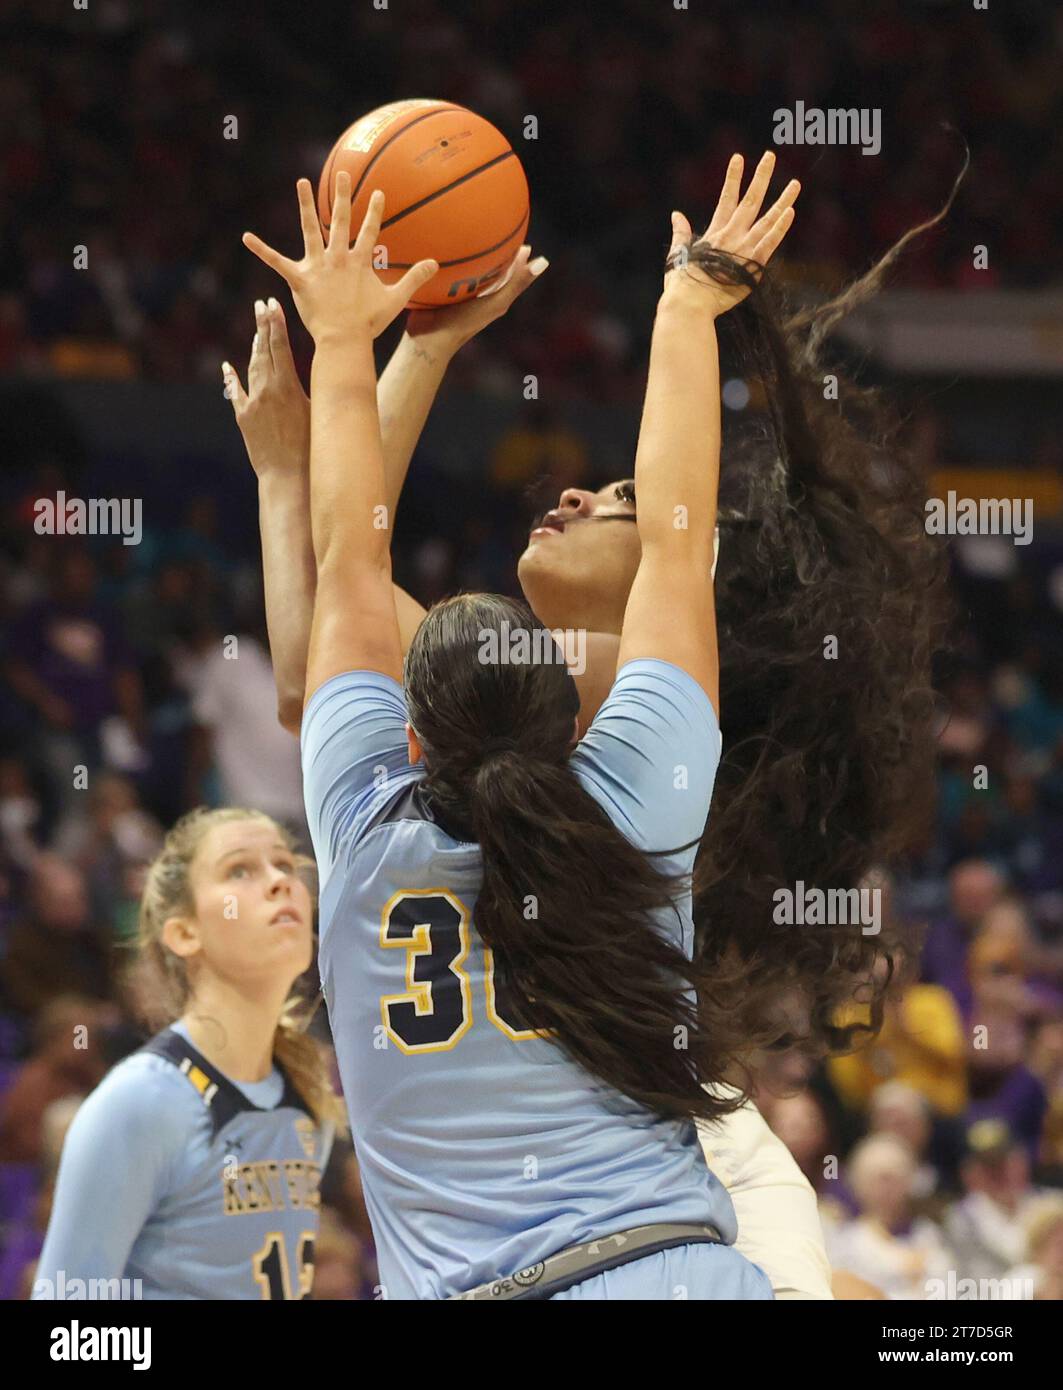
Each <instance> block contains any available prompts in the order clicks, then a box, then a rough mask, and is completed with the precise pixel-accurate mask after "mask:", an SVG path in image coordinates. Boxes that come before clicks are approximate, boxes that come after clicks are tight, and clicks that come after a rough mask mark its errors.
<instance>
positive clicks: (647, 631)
mask: <svg viewBox="0 0 1063 1390" xmlns="http://www.w3.org/2000/svg"><path fill="white" fill-rule="evenodd" d="M774 163H775V157H774V155H772V154H770V153H769V154H766V155H765V156H764V158H763V159H762V160H761V161H760V164H759V165H758V167H757V170H756V173H755V174H754V175H753V178H752V180H751V182H750V185H749V189H748V191H747V193H746V195H745V197H744V198H742V199H741V200H739V197H738V193H739V188H740V185H741V179H742V159H741V157H740V156H739V155H735V156H734V157H733V158H732V160H731V163H730V165H729V166H728V171H727V178H726V180H725V182H724V187H723V192H722V193H721V195H720V201H719V204H718V205H717V208H716V213H715V215H714V217H713V220H712V223H711V224H710V226H709V228H708V230H707V232H706V233H705V237H704V240H705V241H708V242H709V243H710V244H711V245H712V246H713V247H714V248H716V249H717V250H721V251H726V252H728V253H730V254H731V255H733V256H736V257H739V258H741V259H743V260H745V261H752V262H756V263H757V264H759V265H761V266H763V265H766V264H767V262H768V261H769V260H770V258H771V256H772V254H773V253H774V251H775V249H776V247H777V246H778V245H779V243H780V242H781V241H782V239H783V237H784V236H785V235H786V232H787V229H788V228H789V226H790V224H791V222H792V221H793V210H792V206H791V205H792V203H793V201H794V199H795V198H796V197H797V194H798V192H799V191H800V189H799V185H798V184H797V183H796V181H793V182H791V183H790V184H788V185H787V187H786V189H785V190H784V191H783V193H782V196H781V197H780V198H779V200H778V201H777V202H776V203H775V205H774V206H773V207H772V208H771V209H769V211H768V212H767V213H765V215H764V216H763V217H761V218H759V219H758V218H757V213H758V211H759V209H760V204H761V202H762V200H763V198H764V194H765V191H766V190H767V187H768V183H769V181H770V179H771V174H772V169H773V168H774ZM672 233H673V238H672V246H671V252H670V255H671V256H678V257H679V262H678V264H677V265H676V267H675V268H673V269H672V270H670V271H669V272H668V274H667V275H666V277H665V283H664V291H663V293H662V295H661V298H660V300H659V301H658V305H657V317H656V320H655V323H654V329H653V340H652V343H651V347H650V367H649V376H648V379H647V383H646V398H645V403H644V405H643V411H642V425H641V429H640V431H639V442H638V450H637V452H636V455H635V498H636V512H637V517H638V529H639V540H640V542H641V545H642V556H641V559H640V562H639V568H638V572H637V573H636V575H635V580H634V583H633V584H632V586H631V593H630V595H629V597H628V602H627V608H626V609H625V612H624V624H623V630H622V632H621V637H620V651H619V656H618V663H617V664H618V666H622V665H623V664H624V663H625V662H627V661H632V660H635V659H636V658H639V657H656V658H657V659H659V660H661V661H668V662H671V663H672V664H673V665H675V666H679V667H681V668H682V669H683V670H685V671H687V672H688V673H689V674H690V675H691V676H693V677H694V679H695V680H696V681H697V682H698V684H699V685H700V686H701V687H702V689H703V690H704V691H705V692H706V694H707V695H708V696H709V698H710V699H711V700H712V703H713V707H714V708H716V711H717V714H719V684H720V678H719V657H718V653H717V649H716V612H715V605H714V600H713V586H712V576H711V571H712V557H713V537H714V533H715V529H716V495H717V489H718V485H719V476H720V365H719V351H718V348H717V343H716V326H715V321H716V319H717V318H718V317H719V316H720V315H721V314H723V313H726V312H727V310H728V309H730V308H731V307H733V305H735V304H737V303H738V302H739V301H740V300H741V299H742V298H744V296H745V294H746V293H748V290H746V289H745V288H743V287H742V286H738V285H728V284H720V283H717V282H716V281H715V280H711V279H709V278H708V277H707V276H706V274H705V273H704V272H703V271H701V270H698V269H695V267H694V266H693V265H687V264H686V262H685V260H684V259H683V251H684V248H687V249H689V246H690V243H691V240H692V234H691V230H690V224H689V223H688V222H687V220H686V218H685V217H683V215H682V214H681V213H675V214H673V218H672Z"/></svg>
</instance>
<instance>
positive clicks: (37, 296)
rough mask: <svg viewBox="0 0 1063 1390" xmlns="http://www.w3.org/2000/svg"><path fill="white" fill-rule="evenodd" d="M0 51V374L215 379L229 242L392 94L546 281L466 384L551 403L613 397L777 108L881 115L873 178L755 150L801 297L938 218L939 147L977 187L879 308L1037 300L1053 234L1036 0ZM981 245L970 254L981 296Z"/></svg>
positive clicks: (154, 11) (229, 337)
mask: <svg viewBox="0 0 1063 1390" xmlns="http://www.w3.org/2000/svg"><path fill="white" fill-rule="evenodd" d="M606 20H607V22H603V21H606ZM0 41H2V42H3V44H4V48H5V52H6V53H7V54H8V55H9V56H8V61H7V62H6V63H5V65H4V71H3V74H2V75H0V122H2V124H3V127H4V129H5V132H6V135H5V142H4V152H3V155H2V156H0V207H3V208H4V209H7V210H10V209H13V208H16V209H17V213H18V215H17V217H11V216H10V215H5V216H3V217H0V371H3V370H7V369H11V368H15V367H17V368H19V369H21V370H24V371H34V372H43V373H49V372H53V373H60V374H64V373H68V374H85V373H88V374H91V375H93V376H98V375H100V374H102V373H108V374H111V375H114V376H118V377H123V378H130V377H138V376H146V377H149V378H154V379H160V380H166V381H176V380H189V379H210V380H215V379H216V378H217V375H218V367H219V363H220V362H221V361H222V359H223V358H226V357H231V356H232V354H233V353H234V351H236V349H237V347H238V345H239V346H242V345H243V343H244V342H245V341H246V339H247V337H248V325H249V323H250V313H249V306H250V304H251V303H252V301H253V300H254V298H255V297H256V296H257V295H260V294H263V293H272V292H273V290H274V285H273V284H272V283H271V281H270V277H269V272H267V271H265V270H264V268H263V267H261V266H260V265H259V263H258V262H257V261H255V260H254V258H253V257H252V256H251V255H250V254H249V253H248V252H247V251H246V250H244V248H243V247H242V246H241V245H240V241H239V237H240V233H241V232H242V231H244V230H245V229H246V228H248V227H250V228H252V229H254V230H255V231H257V232H258V233H259V234H260V235H261V236H263V237H264V238H265V239H266V240H267V241H269V242H271V243H272V244H273V245H276V246H278V247H280V248H282V249H285V250H290V249H294V247H295V245H296V243H297V223H296V218H295V206H294V199H293V197H292V190H293V185H294V182H295V179H296V178H297V177H298V176H300V175H309V176H310V177H311V178H316V176H317V173H318V171H319V170H320V169H321V167H322V165H323V163H324V160H325V156H326V155H327V153H328V150H329V148H330V147H331V144H332V142H333V140H334V139H335V138H336V137H337V136H338V135H339V134H340V132H341V131H342V130H343V129H344V128H345V127H346V126H347V125H349V124H350V123H351V121H352V120H353V119H354V118H355V117H356V116H358V115H360V114H362V113H363V112H365V111H367V110H370V109H372V108H373V107H374V106H377V105H380V104H383V103H385V102H388V101H393V100H395V99H396V96H397V95H403V96H419V97H434V96H439V97H445V98H446V99H448V100H452V101H456V102H459V103H462V104H465V105H467V106H469V107H471V108H472V109H474V110H476V111H477V112H479V113H481V114H482V115H485V116H487V117H488V118H489V119H492V120H494V121H495V122H496V124H498V125H499V127H500V128H501V129H502V130H503V131H504V132H505V133H506V134H507V135H508V136H509V138H510V139H511V141H512V143H513V144H514V146H515V148H516V149H517V152H518V154H519V155H520V157H521V159H522V160H523V162H524V164H525V167H526V169H527V172H528V177H529V182H530V184H531V187H532V188H533V190H534V200H533V207H532V220H531V232H530V235H531V240H532V242H533V243H534V245H535V246H536V249H537V250H540V251H545V252H546V254H548V255H549V256H550V258H551V272H550V276H549V280H548V282H545V281H544V285H543V293H541V294H539V295H537V296H536V301H535V304H534V307H531V308H529V310H528V312H527V313H526V314H524V315H522V316H521V317H520V319H519V322H518V321H516V320H515V321H514V322H513V324H511V325H506V326H505V327H502V328H500V330H499V333H498V335H497V336H496V339H495V341H494V342H493V343H492V351H491V355H490V359H487V358H485V357H483V356H481V355H480V354H479V353H478V352H477V351H476V349H474V350H473V351H472V352H471V353H469V354H467V355H466V356H465V357H464V358H463V360H462V364H461V370H462V371H463V372H464V373H466V374H467V375H468V377H469V378H470V379H473V380H479V379H482V378H483V379H488V380H491V379H494V378H495V377H497V375H498V373H499V372H500V371H503V370H504V369H505V367H506V366H507V365H508V366H509V367H510V369H516V370H517V371H518V372H519V373H521V374H523V373H524V372H535V373H537V374H538V375H539V377H540V379H541V380H542V381H543V382H545V383H548V384H549V386H550V389H551V392H552V394H553V396H554V398H555V399H557V398H558V397H559V395H562V394H569V395H580V394H593V395H594V396H596V397H597V398H603V397H609V396H611V397H613V398H615V399H627V395H628V392H629V390H630V387H631V384H632V381H633V379H634V377H635V376H637V372H638V369H639V366H640V363H641V360H642V350H643V348H644V346H645V339H646V333H647V325H648V323H649V319H650V311H651V309H652V304H653V300H654V298H655V297H656V287H657V283H658V281H657V276H658V268H659V263H660V262H659V257H658V255H657V248H658V247H659V250H660V254H661V255H662V256H663V252H664V250H665V249H666V247H667V243H668V224H667V216H668V212H669V211H670V209H671V208H672V207H680V208H682V209H683V210H684V211H686V212H687V213H688V214H689V216H690V217H691V219H692V221H693V222H694V223H695V225H696V224H698V223H699V222H700V221H701V219H702V218H704V219H706V220H707V219H708V216H709V214H710V213H711V210H712V207H713V206H714V204H715V200H716V195H717V192H718V189H719V185H720V182H721V179H722V175H723V171H724V168H725V167H726V163H727V160H728V158H729V156H730V155H731V153H732V152H733V151H734V150H742V151H744V152H745V153H746V154H747V155H749V156H752V155H755V154H756V153H758V152H759V151H760V150H762V149H765V148H768V147H769V145H770V144H771V142H772V134H773V130H774V119H773V113H774V112H775V110H776V109H779V108H782V107H791V108H792V107H793V106H794V104H795V102H796V101H797V100H801V101H803V102H804V104H805V107H806V108H810V107H820V108H828V107H842V108H852V107H868V106H871V107H877V108H881V109H882V111H883V112H884V121H883V129H882V152H881V154H880V155H878V156H877V157H868V156H866V155H864V154H863V153H862V152H861V150H860V149H859V148H857V147H850V148H848V149H844V150H837V149H835V150H832V151H831V152H830V158H825V157H824V149H823V147H822V146H815V145H794V146H791V147H789V148H781V149H780V151H779V153H780V160H781V164H780V177H785V178H789V177H791V176H796V177H798V178H800V179H802V181H803V183H804V188H805V191H804V193H803V195H802V203H801V216H800V218H799V219H798V221H797V223H796V224H795V227H794V230H793V232H792V234H791V236H790V238H789V240H788V243H787V251H788V256H787V261H788V264H789V265H790V267H791V272H792V273H793V274H794V275H795V276H796V277H799V278H800V279H801V280H802V282H804V283H809V284H833V283H836V281H837V279H838V278H839V277H840V276H841V275H844V274H846V273H848V272H850V271H851V270H853V269H858V268H861V267H863V266H864V265H866V264H867V263H868V261H869V259H870V258H871V257H873V256H874V255H876V254H879V253H881V251H883V250H884V249H885V248H886V247H887V246H888V245H889V244H890V243H891V242H892V241H894V240H895V239H896V237H897V236H899V235H900V233H901V232H903V231H904V230H906V229H907V228H908V227H910V226H913V225H914V224H915V223H917V222H919V221H921V220H923V219H924V218H925V217H926V216H928V215H929V214H930V213H932V212H934V211H936V210H937V209H938V208H939V207H940V206H941V204H942V203H943V201H944V198H945V195H946V194H947V192H948V189H949V187H950V186H951V184H952V180H953V178H954V177H955V175H956V172H957V170H958V168H959V166H960V163H961V159H962V143H961V140H960V137H959V135H958V134H957V133H956V132H957V131H958V130H959V131H962V133H963V137H964V138H965V139H966V140H967V141H968V142H969V143H970V144H971V146H972V148H976V149H977V153H978V179H977V181H971V182H970V183H969V185H968V187H967V188H966V189H965V190H964V191H962V192H961V194H960V199H959V202H958V204H957V208H956V216H955V217H954V218H953V219H951V220H950V223H949V225H948V226H946V227H945V228H944V229H942V230H941V232H940V233H939V234H937V235H936V236H935V237H934V238H932V239H927V240H925V241H924V242H922V243H920V244H919V245H918V246H916V247H914V248H913V249H912V251H911V253H910V254H909V255H908V257H907V258H906V260H905V263H904V266H903V267H902V268H901V270H900V283H907V284H911V285H917V286H938V287H942V286H945V287H947V286H955V287H959V288H963V289H976V288H977V289H984V288H987V287H991V286H994V285H1001V284H1003V285H1017V286H1027V287H1029V286H1040V285H1043V284H1045V283H1046V282H1047V281H1048V280H1049V278H1050V276H1051V275H1052V273H1053V250H1054V248H1057V247H1058V246H1059V243H1060V232H1061V229H1063V149H1061V147H1060V144H1059V142H1058V141H1052V142H1047V141H1045V140H1043V139H1042V138H1041V133H1042V132H1044V131H1046V130H1051V129H1054V128H1058V124H1059V121H1060V118H1061V116H1063V62H1061V46H1063V13H1061V12H1060V10H1059V8H1058V7H1057V6H1054V5H1052V4H1051V3H1050V0H1022V3H1013V4H1009V5H1007V6H998V7H996V9H995V10H994V12H993V14H992V15H987V14H986V13H985V12H981V11H978V10H976V9H975V8H973V7H972V6H970V5H968V6H955V5H954V6H943V5H939V4H932V3H926V4H918V3H911V2H910V0H907V2H906V3H902V2H901V0H880V3H877V4H875V5H873V6H868V7H865V8H863V9H861V8H859V7H857V8H854V7H853V6H852V5H850V4H847V3H846V0H818V3H816V4H815V5H809V6H797V7H795V6H793V5H792V4H787V3H782V0H765V3H759V4H757V5H748V4H743V3H739V0H714V3H713V4H712V5H711V6H691V7H690V9H689V10H686V11H682V10H678V11H677V10H676V9H675V8H674V7H673V6H672V5H671V4H667V3H666V4H661V3H658V0H617V2H616V3H614V4H610V5H609V6H608V10H607V13H606V14H605V15H599V14H597V13H596V7H595V6H594V5H589V6H582V5H580V6H573V5H570V4H562V3H558V0H541V2H540V3H537V4H535V5H518V4H513V3H511V0H464V3H462V4H458V5H451V4H444V3H442V0H403V4H402V6H401V13H400V11H399V10H398V9H394V10H387V9H377V8H376V7H374V6H373V5H371V4H368V3H367V4H334V5H329V4H325V5H315V6H311V7H306V6H298V5H276V4H273V5H271V4H264V5H254V6H251V7H245V9H244V10H242V11H241V14H240V21H239V23H238V24H234V23H232V22H231V15H230V13H229V11H228V9H227V7H226V6H224V5H219V6H200V5H193V4H189V3H176V2H175V0H138V2H137V3H136V4H133V3H132V0H102V3H100V4H99V5H95V6H94V7H93V9H92V12H91V14H89V13H88V12H82V11H78V10H75V9H72V8H71V7H67V12H66V13H65V15H62V16H60V14H59V12H58V11H46V10H42V7H41V6H39V5H35V4H33V3H32V0H23V3H19V2H18V0H16V2H15V3H12V4H8V5H7V6H5V7H4V14H3V17H2V18H0ZM116 93H121V94H122V99H121V101H117V100H116V99H115V97H116ZM231 117H236V120H237V126H236V133H237V138H236V139H225V138H223V131H224V128H225V122H226V120H227V119H228V118H231ZM529 117H533V118H535V120H536V121H537V123H538V124H537V126H531V125H528V124H527V118H529ZM950 126H951V127H952V129H951V130H950V129H949V127H950ZM530 134H533V135H534V136H535V138H527V136H528V135H530ZM884 167H888V169H889V177H888V178H884V177H883V168H884ZM662 209H664V211H663V212H662V211H661V210H662ZM977 243H984V244H987V245H989V244H991V245H992V247H993V254H992V256H991V258H990V264H989V265H988V266H987V267H985V268H984V269H979V270H975V269H974V268H973V266H972V255H971V247H972V245H973V244H977ZM73 245H83V246H86V247H87V248H88V249H89V256H88V265H87V267H86V268H85V269H81V270H76V269H74V268H73V260H74V258H73V252H72V246H73ZM649 248H654V249H653V250H650V249H649ZM300 342H301V344H302V345H303V348H304V351H305V340H304V339H302V338H300Z"/></svg>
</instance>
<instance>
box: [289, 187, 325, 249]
mask: <svg viewBox="0 0 1063 1390" xmlns="http://www.w3.org/2000/svg"><path fill="white" fill-rule="evenodd" d="M295 191H296V194H297V196H298V198H299V226H300V227H301V228H302V230H303V255H304V256H305V257H306V259H307V260H308V261H311V260H313V259H314V257H315V256H319V255H320V254H321V252H322V251H323V250H324V249H325V239H324V237H323V236H322V235H321V223H320V221H319V220H318V215H317V204H316V203H315V202H314V190H313V187H312V186H311V183H310V180H309V179H299V180H298V181H297V182H296V185H295Z"/></svg>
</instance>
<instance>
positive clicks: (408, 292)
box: [395, 261, 439, 304]
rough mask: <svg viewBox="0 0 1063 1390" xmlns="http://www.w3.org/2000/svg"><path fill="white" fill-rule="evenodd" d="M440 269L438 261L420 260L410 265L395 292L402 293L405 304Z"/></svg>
mask: <svg viewBox="0 0 1063 1390" xmlns="http://www.w3.org/2000/svg"><path fill="white" fill-rule="evenodd" d="M438 269H439V262H438V261H418V262H417V264H416V265H412V266H410V268H409V270H408V271H407V272H406V274H405V275H404V276H403V277H402V279H401V280H400V281H399V282H398V284H397V285H396V286H395V293H396V294H398V295H401V297H402V302H403V303H404V304H407V303H409V301H410V300H411V299H412V298H413V297H414V295H415V294H416V293H417V291H418V290H419V289H420V288H421V287H422V286H423V285H427V284H428V282H429V280H431V278H432V276H433V275H435V273H436V271H437V270H438Z"/></svg>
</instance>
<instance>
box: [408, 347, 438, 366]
mask: <svg viewBox="0 0 1063 1390" xmlns="http://www.w3.org/2000/svg"><path fill="white" fill-rule="evenodd" d="M413 355H414V357H423V358H424V360H425V361H426V362H427V363H428V365H429V366H431V367H434V366H435V364H436V359H435V358H434V357H433V356H432V354H431V353H430V352H425V350H424V348H423V347H415V348H414V350H413Z"/></svg>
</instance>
